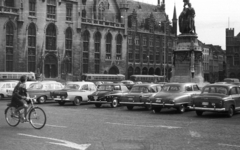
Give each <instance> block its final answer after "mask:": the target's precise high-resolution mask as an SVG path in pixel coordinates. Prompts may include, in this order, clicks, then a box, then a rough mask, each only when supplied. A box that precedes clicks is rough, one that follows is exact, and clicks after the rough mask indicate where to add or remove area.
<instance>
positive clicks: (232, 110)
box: [227, 106, 234, 117]
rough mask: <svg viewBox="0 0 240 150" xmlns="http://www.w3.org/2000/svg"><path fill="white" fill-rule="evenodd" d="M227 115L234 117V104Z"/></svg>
mask: <svg viewBox="0 0 240 150" xmlns="http://www.w3.org/2000/svg"><path fill="white" fill-rule="evenodd" d="M227 115H228V117H232V116H233V115H234V108H233V106H230V107H229V108H228V112H227Z"/></svg>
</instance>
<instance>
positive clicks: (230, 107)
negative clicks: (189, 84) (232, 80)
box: [190, 84, 240, 117]
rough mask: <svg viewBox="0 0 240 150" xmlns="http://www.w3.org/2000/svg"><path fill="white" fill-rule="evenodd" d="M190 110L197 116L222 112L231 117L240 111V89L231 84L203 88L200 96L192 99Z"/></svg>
mask: <svg viewBox="0 0 240 150" xmlns="http://www.w3.org/2000/svg"><path fill="white" fill-rule="evenodd" d="M190 109H192V110H195V111H196V114H197V115H198V116H202V114H203V112H206V111H208V112H223V113H226V114H227V115H228V117H232V116H233V115H234V113H235V112H236V111H239V110H240V88H239V86H238V85H233V84H209V85H206V86H205V87H203V89H202V92H201V94H198V95H194V96H193V97H192V105H191V106H190Z"/></svg>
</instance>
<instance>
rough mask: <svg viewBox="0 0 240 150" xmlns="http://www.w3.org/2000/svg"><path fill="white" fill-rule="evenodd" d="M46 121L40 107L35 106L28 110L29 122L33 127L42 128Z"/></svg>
mask: <svg viewBox="0 0 240 150" xmlns="http://www.w3.org/2000/svg"><path fill="white" fill-rule="evenodd" d="M46 121H47V117H46V114H45V112H44V110H43V109H42V108H40V107H35V108H33V109H32V110H31V111H30V112H29V122H30V124H31V125H32V126H33V127H34V128H35V129H42V128H43V127H44V126H45V124H46Z"/></svg>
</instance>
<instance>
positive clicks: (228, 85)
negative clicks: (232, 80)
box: [205, 84, 239, 87]
mask: <svg viewBox="0 0 240 150" xmlns="http://www.w3.org/2000/svg"><path fill="white" fill-rule="evenodd" d="M209 86H211V87H213V86H214V87H218V86H221V87H239V86H238V85H234V84H208V85H206V86H205V87H209Z"/></svg>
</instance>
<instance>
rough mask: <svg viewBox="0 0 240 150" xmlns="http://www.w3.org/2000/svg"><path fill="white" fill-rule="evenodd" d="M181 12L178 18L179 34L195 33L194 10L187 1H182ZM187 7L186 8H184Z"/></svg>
mask: <svg viewBox="0 0 240 150" xmlns="http://www.w3.org/2000/svg"><path fill="white" fill-rule="evenodd" d="M183 2H184V6H183V11H182V13H181V14H180V16H179V29H180V32H181V33H192V34H195V33H196V29H195V20H194V18H195V10H194V8H193V7H192V5H191V3H189V0H183ZM186 6H188V7H186Z"/></svg>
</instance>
